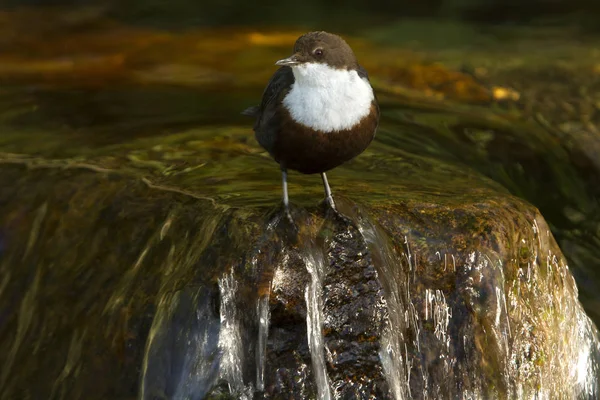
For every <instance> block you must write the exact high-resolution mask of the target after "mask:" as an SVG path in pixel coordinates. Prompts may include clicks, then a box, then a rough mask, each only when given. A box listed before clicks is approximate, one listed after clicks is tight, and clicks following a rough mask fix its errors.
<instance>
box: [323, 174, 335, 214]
mask: <svg viewBox="0 0 600 400" xmlns="http://www.w3.org/2000/svg"><path fill="white" fill-rule="evenodd" d="M321 179H323V187H324V188H325V201H326V202H327V204H329V206H330V207H331V208H333V209H334V210H335V203H334V202H333V196H331V188H330V187H329V182H327V175H325V172H321Z"/></svg>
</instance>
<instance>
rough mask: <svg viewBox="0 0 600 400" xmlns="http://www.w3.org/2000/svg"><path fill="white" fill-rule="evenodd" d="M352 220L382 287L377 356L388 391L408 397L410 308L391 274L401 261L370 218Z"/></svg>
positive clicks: (397, 398)
mask: <svg viewBox="0 0 600 400" xmlns="http://www.w3.org/2000/svg"><path fill="white" fill-rule="evenodd" d="M354 220H355V223H356V224H357V226H358V229H359V231H360V233H361V235H362V236H363V238H364V240H365V242H366V243H367V246H368V248H369V250H370V252H371V255H372V257H373V262H374V263H375V265H376V266H377V268H378V271H379V274H380V275H381V278H382V282H383V283H384V288H385V294H386V298H385V302H386V305H387V309H388V326H387V327H386V329H385V330H384V332H382V337H381V349H380V351H379V358H380V359H381V364H382V366H383V370H384V373H385V377H386V380H387V382H388V384H389V385H390V392H391V393H390V394H391V395H392V396H393V398H394V399H395V400H404V399H408V398H410V386H409V384H410V370H411V366H410V361H409V360H408V357H407V356H406V358H405V356H403V354H404V355H406V354H407V351H406V344H404V340H405V337H404V332H405V331H406V325H407V324H408V321H407V320H408V319H409V316H408V314H409V312H408V310H407V312H406V313H405V312H404V310H405V309H406V307H405V306H404V303H403V301H402V296H401V292H400V288H399V286H398V283H399V281H400V278H398V277H393V276H392V271H394V270H396V268H394V265H395V264H397V263H399V262H400V261H398V260H397V259H396V258H395V257H394V253H393V251H392V250H391V249H390V248H389V244H388V242H387V240H386V238H385V237H384V236H383V235H382V234H381V232H379V230H378V229H377V228H376V227H375V226H374V225H373V224H372V223H371V222H370V221H369V220H367V219H366V218H363V217H362V216H360V217H359V218H355V219H354ZM417 340H418V339H417Z"/></svg>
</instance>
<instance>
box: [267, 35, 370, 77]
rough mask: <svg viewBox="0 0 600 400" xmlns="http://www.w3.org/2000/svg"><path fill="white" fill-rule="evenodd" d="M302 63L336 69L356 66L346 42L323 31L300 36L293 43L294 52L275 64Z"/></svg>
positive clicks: (356, 62) (354, 58)
mask: <svg viewBox="0 0 600 400" xmlns="http://www.w3.org/2000/svg"><path fill="white" fill-rule="evenodd" d="M304 63H320V64H327V65H329V66H330V67H332V68H336V69H356V68H358V61H357V60H356V56H355V55H354V52H353V51H352V49H351V48H350V46H348V43H346V41H345V40H344V39H342V38H341V37H340V36H338V35H334V34H333V33H328V32H323V31H320V32H309V33H306V34H304V35H302V36H300V37H299V38H298V40H296V44H294V54H293V55H292V56H290V57H288V58H284V59H283V60H279V61H277V62H276V63H275V64H276V65H280V66H290V67H293V66H297V65H300V64H304Z"/></svg>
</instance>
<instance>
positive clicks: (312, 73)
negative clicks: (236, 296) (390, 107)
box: [283, 63, 374, 132]
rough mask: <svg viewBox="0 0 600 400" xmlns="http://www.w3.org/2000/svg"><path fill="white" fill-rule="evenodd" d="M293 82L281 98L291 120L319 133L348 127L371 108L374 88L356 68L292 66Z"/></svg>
mask: <svg viewBox="0 0 600 400" xmlns="http://www.w3.org/2000/svg"><path fill="white" fill-rule="evenodd" d="M292 71H293V73H294V78H295V82H294V84H293V85H292V88H291V90H290V92H289V93H288V94H287V96H285V98H284V99H283V105H284V106H285V108H287V110H288V111H289V112H290V115H291V116H292V118H293V119H294V121H296V122H298V123H300V124H302V125H304V126H307V127H309V128H312V129H315V130H317V131H321V132H333V131H341V130H345V129H349V128H351V127H353V126H354V125H355V124H356V123H357V122H359V121H360V120H361V119H363V118H364V117H366V116H367V115H368V114H369V112H370V110H371V102H372V101H373V98H374V96H373V89H372V88H371V85H370V84H369V82H368V81H367V80H366V79H363V78H361V77H360V76H358V72H356V71H355V70H351V71H349V70H340V69H334V68H331V67H329V66H327V65H325V64H320V63H307V64H302V65H299V66H297V67H292Z"/></svg>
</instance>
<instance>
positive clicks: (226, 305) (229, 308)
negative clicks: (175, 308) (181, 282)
mask: <svg viewBox="0 0 600 400" xmlns="http://www.w3.org/2000/svg"><path fill="white" fill-rule="evenodd" d="M237 291H238V284H237V281H236V280H235V277H234V276H233V272H230V273H229V274H226V275H225V276H223V277H222V278H221V279H219V292H220V294H221V307H220V316H221V331H220V332H219V349H220V350H221V367H220V376H219V377H220V378H221V379H223V380H225V381H226V382H227V383H228V385H229V391H230V392H231V393H233V394H235V395H237V396H238V398H239V399H243V400H245V399H250V398H252V388H251V387H245V385H244V374H243V370H242V365H243V355H244V351H243V349H242V338H241V332H240V326H239V315H238V313H239V310H238V306H237V302H236V295H237Z"/></svg>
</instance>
